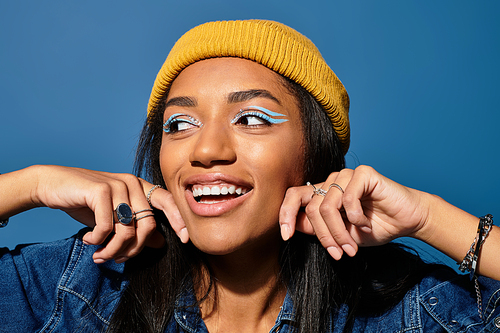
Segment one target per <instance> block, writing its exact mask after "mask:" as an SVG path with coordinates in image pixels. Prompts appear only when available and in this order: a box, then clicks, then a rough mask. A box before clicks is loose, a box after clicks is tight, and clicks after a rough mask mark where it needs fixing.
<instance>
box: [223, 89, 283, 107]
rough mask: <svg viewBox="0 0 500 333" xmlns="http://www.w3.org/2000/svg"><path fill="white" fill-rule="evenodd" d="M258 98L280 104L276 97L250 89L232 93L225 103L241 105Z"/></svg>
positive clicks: (266, 92)
mask: <svg viewBox="0 0 500 333" xmlns="http://www.w3.org/2000/svg"><path fill="white" fill-rule="evenodd" d="M258 97H259V98H267V99H270V100H272V101H274V102H276V103H278V105H281V102H280V101H279V100H278V99H277V98H276V97H274V96H273V94H271V93H270V92H269V91H267V90H265V89H251V90H244V91H236V92H232V93H230V94H229V96H228V97H227V101H228V103H241V102H246V101H249V100H251V99H254V98H258Z"/></svg>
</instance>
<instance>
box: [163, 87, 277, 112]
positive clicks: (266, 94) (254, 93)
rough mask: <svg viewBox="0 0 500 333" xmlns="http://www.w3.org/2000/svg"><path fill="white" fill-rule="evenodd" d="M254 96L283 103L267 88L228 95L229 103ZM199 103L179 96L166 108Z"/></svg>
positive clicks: (192, 105) (250, 98)
mask: <svg viewBox="0 0 500 333" xmlns="http://www.w3.org/2000/svg"><path fill="white" fill-rule="evenodd" d="M254 98H267V99H270V100H272V101H274V102H276V103H277V104H278V105H281V102H280V101H279V100H278V99H277V98H276V97H274V96H273V94H271V93H270V92H269V91H268V90H265V89H250V90H243V91H235V92H232V93H230V94H229V95H228V96H227V102H228V103H229V104H234V103H241V102H246V101H249V100H252V99H254ZM197 105H198V102H197V100H196V98H194V97H189V96H179V97H173V98H171V99H169V100H168V101H167V103H166V105H165V108H168V107H169V106H180V107H195V106H197Z"/></svg>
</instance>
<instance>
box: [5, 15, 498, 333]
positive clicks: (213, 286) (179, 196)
mask: <svg viewBox="0 0 500 333" xmlns="http://www.w3.org/2000/svg"><path fill="white" fill-rule="evenodd" d="M348 108H349V99H348V96H347V93H346V91H345V89H344V87H343V85H342V84H341V82H340V81H339V80H338V78H337V77H336V76H335V74H334V73H333V72H332V71H331V69H330V68H329V67H328V66H327V65H326V63H325V62H324V60H323V59H322V57H321V55H320V53H319V52H318V50H317V49H316V47H315V46H314V45H313V44H312V43H311V42H310V41H309V40H308V39H307V38H305V37H304V36H302V35H300V34H299V33H298V32H296V31H295V30H293V29H291V28H289V27H287V26H284V25H282V24H279V23H276V22H271V21H260V20H250V21H230V22H211V23H206V24H204V25H201V26H199V27H196V28H194V29H192V30H191V31H189V32H188V33H186V34H185V35H184V36H183V37H182V38H181V39H180V40H179V41H178V42H177V43H176V45H175V46H174V47H173V49H172V51H171V52H170V54H169V56H168V58H167V60H166V62H165V64H164V65H163V67H162V69H161V70H160V72H159V74H158V76H157V79H156V81H155V84H154V87H153V92H152V94H151V98H150V102H149V113H148V119H147V122H146V124H145V126H144V129H143V132H142V136H141V140H140V143H139V147H138V155H137V162H136V174H137V176H143V177H144V178H145V179H147V180H149V181H150V182H147V181H145V180H143V179H141V178H138V177H136V176H133V175H123V174H110V173H103V172H96V171H90V170H82V169H74V168H64V167H57V166H35V167H30V168H27V169H24V170H20V171H17V172H13V173H10V174H5V175H1V176H0V200H1V201H0V202H2V205H1V206H0V219H3V220H6V219H7V218H8V217H10V216H12V215H14V214H16V213H18V212H20V211H23V210H26V209H30V208H32V207H37V206H47V207H51V208H58V209H62V210H64V211H66V212H67V213H68V214H69V215H71V216H72V217H73V218H75V219H77V220H79V221H81V222H82V223H84V224H86V225H87V226H89V227H92V228H93V229H92V230H90V229H84V230H82V232H81V233H80V234H78V235H76V236H74V237H72V238H70V239H67V240H63V241H60V242H54V243H50V244H35V245H29V246H20V247H18V248H17V249H16V250H14V251H12V252H8V251H7V250H4V251H3V252H2V253H1V255H2V256H1V258H0V265H2V273H3V278H2V279H1V280H0V281H1V282H0V283H2V286H1V288H0V290H1V293H2V297H1V298H0V299H1V302H2V308H3V318H4V320H3V321H2V324H1V326H0V327H1V329H2V331H6V332H7V331H8V332H12V331H37V332H67V331H90V332H96V331H106V330H107V331H108V332H207V331H208V332H269V331H272V332H348V331H353V332H361V331H362V332H370V331H377V332H380V331H383V332H402V331H405V332H424V331H425V332H430V331H432V332H438V331H494V330H495V329H496V328H495V327H497V328H498V327H500V309H499V308H498V307H497V306H496V305H497V303H498V297H499V296H500V282H498V281H497V280H499V279H500V265H498V264H497V263H496V253H497V252H498V249H500V234H499V231H498V228H497V227H494V226H492V218H491V217H490V216H486V217H484V218H481V219H478V218H476V217H473V216H471V215H469V214H467V213H466V212H464V211H461V210H460V209H458V208H456V207H453V206H452V205H450V204H448V203H446V202H444V201H443V200H442V199H440V198H438V197H435V196H432V195H430V194H427V193H423V192H419V191H416V190H413V189H409V188H406V187H404V186H402V185H399V184H396V183H394V182H392V181H391V180H389V179H387V178H385V177H383V176H382V175H380V174H378V173H377V172H376V171H375V170H373V169H372V168H370V167H367V166H360V167H358V168H357V169H356V170H348V169H345V168H344V157H343V156H344V154H345V152H346V151H347V150H348V146H349V121H348ZM153 184H154V185H153ZM150 205H151V207H154V210H152V209H150ZM153 212H154V214H153ZM478 224H479V228H478ZM476 235H477V236H476ZM401 236H410V237H415V238H417V239H421V240H423V241H425V242H427V243H429V244H431V245H432V246H434V247H436V248H437V249H439V250H441V251H442V252H444V253H446V254H447V255H449V256H450V257H452V258H454V259H455V260H457V262H462V263H463V267H464V269H466V270H469V271H471V277H472V279H471V280H472V281H471V280H470V279H469V276H458V275H456V274H455V273H454V272H453V271H452V270H450V269H447V268H444V267H441V266H436V265H428V264H425V263H423V262H422V261H421V260H420V259H419V258H418V257H417V256H416V255H414V254H411V253H410V252H407V251H406V250H405V249H403V248H401V247H400V246H397V245H395V244H393V243H390V241H391V240H393V239H395V238H398V237H401ZM475 237H476V238H475ZM471 243H473V245H472V246H471ZM469 250H470V251H469ZM478 255H480V260H478V259H477V258H478ZM464 257H465V259H464ZM112 259H114V260H112ZM479 274H481V275H484V276H486V277H482V276H481V277H479V278H478V277H477V276H478V275H479ZM457 300H459V301H460V302H459V304H456V301H457Z"/></svg>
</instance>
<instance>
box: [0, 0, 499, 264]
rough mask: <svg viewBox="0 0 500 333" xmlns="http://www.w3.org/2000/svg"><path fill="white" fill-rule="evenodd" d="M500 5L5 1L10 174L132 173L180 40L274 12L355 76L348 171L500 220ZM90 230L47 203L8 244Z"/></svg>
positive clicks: (4, 142) (0, 152) (0, 41)
mask: <svg viewBox="0 0 500 333" xmlns="http://www.w3.org/2000/svg"><path fill="white" fill-rule="evenodd" d="M499 4H500V2H498V1H482V2H471V1H457V0H453V1H366V2H362V1H342V2H340V1H331V0H329V1H314V0H309V1H303V0H300V1H290V0H287V1H269V0H266V1H261V0H253V1H235V0H231V1H230V0H211V1H142V2H139V1H86V2H81V1H79V2H76V1H67V0H66V1H22V0H21V1H2V2H0V60H1V61H0V112H1V113H0V115H1V116H0V124H1V126H0V128H1V130H0V172H2V173H5V172H9V171H13V170H16V169H20V168H24V167H27V166H29V165H33V164H59V165H66V166H75V167H82V168H90V169H97V170H104V171H110V172H130V171H131V169H132V163H133V158H134V149H135V144H136V141H137V138H138V135H139V132H140V129H141V126H142V124H143V122H144V120H145V115H146V106H147V101H148V98H149V94H150V90H151V86H152V84H153V81H154V78H155V76H156V73H157V71H158V70H159V68H160V66H161V64H162V63H163V61H164V59H165V57H166V55H167V53H168V51H169V49H170V48H171V47H172V45H173V44H174V42H175V41H176V40H177V38H179V37H180V36H181V35H182V34H183V33H184V32H185V31H187V30H188V29H190V28H192V27H194V26H195V25H198V24H201V23H204V22H206V21H212V20H221V19H248V18H265V19H272V20H276V21H280V22H282V23H285V24H287V25H290V26H292V27H293V28H295V29H297V30H298V31H300V32H302V33H303V34H304V35H306V36H308V37H309V38H310V39H311V40H312V41H313V42H314V43H315V44H316V45H317V46H318V48H319V49H320V51H321V52H322V54H323V56H324V58H325V59H326V61H327V63H328V64H329V65H330V67H332V69H333V70H334V71H335V72H336V74H337V75H338V76H339V78H340V79H341V80H342V82H343V83H344V84H345V86H346V88H347V90H348V92H349V95H350V98H351V111H350V115H351V130H352V143H351V148H350V151H349V153H348V155H347V162H348V165H349V166H350V167H355V166H357V165H359V164H368V165H371V166H373V167H375V168H376V169H377V170H378V171H379V172H381V173H382V174H384V175H386V176H388V177H390V178H392V179H394V180H396V181H398V182H400V183H402V184H404V185H407V186H410V187H413V188H417V189H420V190H424V191H427V192H431V193H435V194H438V195H440V196H442V197H443V198H445V199H446V200H447V201H449V202H451V203H453V204H455V205H457V206H459V207H461V208H463V209H465V210H467V211H469V212H470V213H472V214H475V215H484V214H486V213H491V214H493V215H494V216H497V217H498V219H500V214H499V212H500V210H499V200H498V199H499V197H500V196H499V194H498V189H499V187H500V186H499V185H500V176H499V174H498V165H499V164H500V153H499V149H498V147H497V145H498V143H499V142H500V140H499V139H500V135H499V132H498V130H497V127H498V123H499V120H500V116H499V113H498V111H499V107H498V95H499V87H500V85H499V83H498V78H499V77H500V67H499V65H498V59H499V58H500V56H499V51H500V20H498V16H499V14H500V11H499V9H500V5H499ZM0 204H1V203H0ZM497 224H498V223H497ZM80 227H81V225H80V224H79V223H77V222H75V221H73V220H71V219H70V218H69V217H67V216H66V215H65V214H64V213H62V212H59V211H52V210H50V209H47V208H38V209H35V210H32V211H29V212H25V213H22V214H20V215H17V216H15V217H13V218H11V222H10V224H9V226H8V227H7V228H5V229H3V230H0V244H1V245H2V246H8V247H10V248H12V247H13V246H15V244H18V243H28V242H39V241H50V240H55V239H59V238H63V237H67V236H69V235H72V234H73V233H75V232H76V231H77V230H78V229H79V228H80ZM472 238H473V236H472V235H471V242H472ZM417 246H419V244H417ZM423 251H427V252H428V251H431V250H429V249H428V248H424V249H423ZM431 252H432V251H431ZM439 259H442V260H445V261H446V259H443V257H442V256H441V257H439ZM448 262H449V260H448ZM451 264H453V263H451Z"/></svg>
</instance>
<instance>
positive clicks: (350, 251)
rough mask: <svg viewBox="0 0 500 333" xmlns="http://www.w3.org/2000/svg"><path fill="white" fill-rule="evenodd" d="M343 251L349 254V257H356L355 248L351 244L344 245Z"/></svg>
mask: <svg viewBox="0 0 500 333" xmlns="http://www.w3.org/2000/svg"><path fill="white" fill-rule="evenodd" d="M342 249H343V250H344V252H345V253H347V255H348V256H349V257H354V256H355V255H356V250H354V248H353V247H352V245H350V244H344V245H342Z"/></svg>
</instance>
